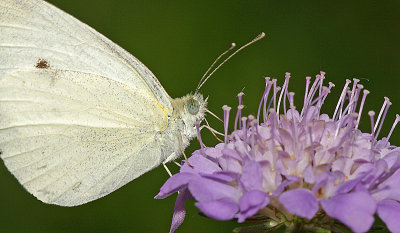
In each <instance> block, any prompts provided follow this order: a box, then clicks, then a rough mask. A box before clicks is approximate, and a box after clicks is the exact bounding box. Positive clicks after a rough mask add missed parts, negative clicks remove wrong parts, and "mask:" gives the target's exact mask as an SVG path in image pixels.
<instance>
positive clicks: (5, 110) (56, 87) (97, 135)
mask: <svg viewBox="0 0 400 233" xmlns="http://www.w3.org/2000/svg"><path fill="white" fill-rule="evenodd" d="M171 112H172V107H171V104H170V97H169V96H168V94H167V93H166V92H165V90H164V89H163V88H162V87H161V85H160V84H159V82H158V80H157V79H156V78H155V77H154V75H153V74H152V73H151V72H150V71H149V70H148V69H147V68H146V67H145V66H144V65H143V64H142V63H140V62H139V61H138V60H137V59H136V58H134V57H133V56H132V55H130V54H129V53H128V52H126V51H125V50H123V49H122V48H120V47H118V46H117V45H115V44H114V43H112V42H111V41H110V40H108V39H107V38H105V37H104V36H102V35H101V34H99V33H98V32H96V31H95V30H93V29H91V28H90V27H89V26H87V25H85V24H83V23H81V22H79V21H78V20H77V19H75V18H73V17H72V16H70V15H68V14H66V13H64V12H63V11H61V10H59V9H57V8H55V7H54V6H52V5H50V4H48V3H46V2H43V1H40V0H30V1H26V0H23V1H22V0H2V1H0V154H1V157H2V158H3V160H4V163H5V164H6V166H7V168H8V169H9V170H10V171H11V172H12V173H13V174H14V176H15V177H16V178H17V179H18V181H19V182H20V183H21V184H22V185H23V186H24V187H25V188H26V189H27V190H28V191H29V192H30V193H32V194H33V195H35V196H36V197H37V198H38V199H40V200H42V201H43V202H46V203H52V204H58V205H65V206H73V205H80V204H83V203H86V202H88V201H91V200H95V199H97V198H100V197H102V196H105V195H107V194H109V193H110V192H112V191H114V190H115V189H117V188H119V187H121V186H122V185H124V184H126V183H127V182H129V181H131V180H132V179H134V178H136V177H138V176H140V175H141V174H143V173H144V172H146V171H148V170H150V169H152V168H154V167H155V166H157V165H159V164H160V163H161V162H162V160H163V159H165V158H161V150H160V146H159V143H158V141H157V140H158V137H157V136H158V133H159V132H162V131H164V130H165V129H166V127H167V126H168V114H170V113H171Z"/></svg>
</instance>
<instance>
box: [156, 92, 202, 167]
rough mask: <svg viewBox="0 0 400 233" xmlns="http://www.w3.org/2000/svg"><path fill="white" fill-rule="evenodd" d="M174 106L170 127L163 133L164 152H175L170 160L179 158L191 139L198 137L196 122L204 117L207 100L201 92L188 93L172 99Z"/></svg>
mask: <svg viewBox="0 0 400 233" xmlns="http://www.w3.org/2000/svg"><path fill="white" fill-rule="evenodd" d="M171 104H172V107H173V112H172V115H171V116H170V119H169V123H168V128H167V129H166V130H165V131H164V132H163V133H162V134H163V138H164V139H165V143H166V144H167V143H168V144H169V145H166V144H165V147H164V153H171V154H172V153H175V156H172V157H171V158H168V159H167V160H168V161H165V162H169V161H171V160H174V159H176V158H178V157H179V156H180V155H181V151H182V150H184V149H185V148H186V147H187V146H188V145H189V143H190V141H191V140H192V139H193V138H194V137H196V135H197V131H196V124H200V122H201V121H202V120H203V119H204V112H205V109H206V106H207V102H206V101H205V100H204V99H203V96H202V95H201V94H199V93H195V94H188V95H186V96H184V97H181V98H176V99H173V100H171Z"/></svg>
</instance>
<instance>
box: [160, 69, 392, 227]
mask: <svg viewBox="0 0 400 233" xmlns="http://www.w3.org/2000/svg"><path fill="white" fill-rule="evenodd" d="M289 80H290V74H289V73H287V74H286V76H285V81H284V84H283V86H282V87H281V88H280V87H278V86H277V85H276V80H275V79H273V80H270V78H266V85H265V91H264V93H263V95H262V98H261V102H260V105H259V106H260V107H259V109H258V114H257V117H254V116H251V115H250V116H248V117H241V115H242V112H241V110H242V109H243V105H242V95H243V94H242V93H241V94H239V95H238V96H239V106H238V108H237V114H236V117H235V124H234V130H233V131H232V133H230V134H229V133H228V122H229V113H230V108H229V107H227V106H224V107H223V110H224V134H225V140H224V142H223V143H220V144H218V145H216V146H215V147H212V148H211V147H207V148H203V147H202V148H201V149H200V150H197V151H195V152H194V153H193V154H192V156H191V157H190V158H189V159H188V161H189V163H190V164H191V165H192V166H193V167H190V166H188V165H187V163H183V165H182V167H181V169H180V172H179V173H178V174H175V175H174V176H172V177H171V178H169V179H168V180H167V181H166V182H165V184H164V185H163V186H162V187H161V189H160V193H159V194H158V195H157V196H156V198H165V197H167V196H169V195H171V194H172V193H174V192H177V191H180V192H179V195H178V198H177V200H176V204H175V210H174V214H173V220H172V226H171V230H170V232H173V231H175V230H176V228H177V227H178V226H179V225H180V224H181V223H182V222H183V219H184V216H185V208H184V203H185V201H186V200H189V199H194V200H195V201H196V204H195V205H196V206H197V207H198V208H199V210H200V211H201V212H202V213H203V214H205V215H206V216H208V217H210V218H213V219H217V220H229V219H233V218H237V219H238V222H244V221H245V220H246V219H247V218H249V217H252V216H254V215H255V214H260V215H264V216H266V217H267V218H269V219H272V220H274V221H275V222H276V223H280V224H284V225H285V226H286V227H287V229H294V228H293V227H296V226H297V225H299V224H300V225H302V226H304V227H309V229H313V228H312V227H318V228H320V229H321V228H323V229H332V227H333V226H332V224H333V223H334V220H338V221H340V222H342V223H343V224H344V225H346V226H347V227H349V228H350V229H351V230H352V231H354V232H367V231H368V230H369V229H370V227H371V226H372V224H373V222H374V214H378V216H379V217H380V218H381V219H382V220H383V222H384V223H385V224H386V225H387V227H388V228H389V229H390V230H391V231H392V232H399V231H400V230H399V229H400V225H399V221H398V220H399V219H400V148H399V147H396V146H393V145H390V143H389V139H390V137H391V135H392V133H393V131H394V129H395V127H396V125H397V124H398V122H399V121H400V116H399V115H396V119H395V121H394V123H393V125H392V128H391V130H390V132H389V134H388V135H387V136H386V137H383V138H382V139H380V140H379V139H378V137H379V134H380V131H381V129H382V125H383V122H384V120H385V118H386V115H387V112H388V110H389V107H390V105H391V102H390V101H389V99H388V98H386V97H385V100H384V103H383V106H382V108H381V110H380V111H379V114H378V116H377V117H376V119H375V113H374V112H373V111H370V112H368V115H369V118H370V119H369V120H370V122H371V131H370V132H361V131H360V130H359V129H358V125H359V123H360V120H361V114H362V112H363V108H364V103H365V100H366V97H367V95H368V93H369V91H367V90H363V86H362V85H360V84H359V83H358V82H359V80H357V79H354V80H353V83H352V84H351V81H350V80H346V83H345V85H344V88H343V90H342V92H341V95H340V97H339V99H338V101H337V105H336V107H335V109H334V111H333V114H332V116H331V117H330V116H328V115H327V114H322V113H321V107H322V106H323V103H324V101H325V99H326V98H327V96H328V94H329V93H330V90H331V88H333V87H334V85H333V84H332V83H329V84H328V86H324V85H323V84H324V80H325V74H324V73H323V72H321V74H320V75H317V76H316V78H315V80H314V81H313V82H311V78H310V77H307V78H306V91H305V95H304V100H303V107H302V109H301V110H300V111H297V110H296V107H295V104H294V98H293V96H294V93H293V92H289V91H288V86H289ZM199 139H200V142H201V137H200V135H199ZM315 229H316V228H315Z"/></svg>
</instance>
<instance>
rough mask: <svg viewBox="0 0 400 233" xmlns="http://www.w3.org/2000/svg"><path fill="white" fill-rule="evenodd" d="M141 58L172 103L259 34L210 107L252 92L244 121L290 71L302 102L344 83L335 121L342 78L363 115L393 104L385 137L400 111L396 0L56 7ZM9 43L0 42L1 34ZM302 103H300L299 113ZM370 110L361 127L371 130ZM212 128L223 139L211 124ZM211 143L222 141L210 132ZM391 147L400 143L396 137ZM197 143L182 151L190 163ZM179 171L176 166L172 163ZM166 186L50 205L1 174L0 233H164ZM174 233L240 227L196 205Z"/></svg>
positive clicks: (213, 89)
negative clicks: (316, 87) (271, 83)
mask: <svg viewBox="0 0 400 233" xmlns="http://www.w3.org/2000/svg"><path fill="white" fill-rule="evenodd" d="M49 2H51V3H53V4H55V5H56V6H58V7H59V8H61V9H63V10H64V11H66V12H68V13H70V14H72V15H74V16H75V17H77V18H78V19H80V20H81V21H83V22H85V23H87V24H89V25H90V26H92V27H93V28H95V29H97V30H98V31H99V32H101V33H103V34H104V35H106V36H107V37H109V38H110V39H111V40H113V41H114V42H116V43H117V44H119V45H121V46H122V47H123V48H125V49H126V50H128V51H129V52H131V53H132V54H134V55H135V56H136V57H137V58H139V59H140V60H141V61H142V62H143V63H144V64H146V65H147V66H148V67H149V68H150V69H151V70H152V71H153V72H154V73H155V74H156V76H157V77H158V79H159V80H160V82H161V83H162V84H163V86H164V88H165V89H166V90H167V92H168V93H169V94H170V95H171V96H172V97H180V96H183V95H185V94H187V93H188V92H191V91H193V90H194V89H195V87H196V85H197V83H198V81H199V79H200V77H201V76H202V75H203V72H204V71H205V70H207V68H208V67H209V65H210V64H211V63H212V61H213V60H214V58H215V57H217V56H218V55H219V54H220V53H221V52H223V51H224V50H225V49H226V48H227V47H228V46H229V45H230V43H231V42H236V43H237V44H238V45H242V44H244V43H246V42H248V41H249V40H251V39H252V38H253V37H255V36H256V35H257V34H259V33H260V32H262V31H263V32H265V33H266V34H267V37H266V38H265V39H264V40H262V41H260V42H258V43H256V44H254V45H252V46H251V47H249V48H247V49H246V50H244V51H243V52H241V53H239V54H238V55H237V56H235V57H234V58H233V59H232V60H231V61H229V62H228V63H227V64H225V65H224V66H223V67H222V69H221V70H219V71H217V72H216V73H215V75H214V76H213V77H212V78H211V79H210V80H209V82H208V83H207V84H206V85H204V87H203V88H202V90H201V92H202V93H203V94H204V95H206V96H210V98H209V109H210V110H211V111H213V112H215V113H216V114H218V115H220V116H221V115H222V110H221V106H222V105H224V104H228V105H230V106H234V107H236V103H237V100H236V94H237V93H238V92H240V91H241V90H242V89H243V88H244V92H245V93H246V96H245V97H244V103H245V104H246V109H245V112H246V114H251V113H253V114H254V113H256V110H257V106H258V102H259V99H260V96H261V95H262V91H263V88H264V77H265V76H271V77H275V78H278V80H279V83H280V84H282V80H283V77H284V74H285V72H291V73H292V77H293V78H292V79H291V84H290V89H291V90H292V91H295V92H296V93H297V95H296V100H297V102H300V101H301V100H302V98H303V97H302V96H303V93H304V83H305V82H304V78H305V76H307V75H309V76H314V75H316V74H317V73H319V71H320V70H323V71H325V72H326V76H327V79H326V80H328V81H332V82H334V83H335V84H336V88H335V91H334V92H333V93H332V94H331V95H330V97H328V99H327V104H326V106H325V110H326V112H327V113H330V114H332V113H333V110H334V109H333V108H334V106H335V104H336V102H337V97H338V95H339V92H340V91H341V88H342V86H343V84H344V82H345V79H346V78H360V79H361V82H362V84H363V85H364V86H365V87H366V88H367V89H369V90H370V91H371V94H370V95H369V96H368V98H367V104H366V106H365V109H366V110H375V111H376V112H378V111H379V109H380V106H381V104H382V102H383V97H384V96H388V97H389V98H390V99H391V101H392V102H393V106H392V108H391V109H390V110H389V115H388V118H387V121H386V123H385V128H384V129H383V131H382V133H381V135H384V136H385V135H387V132H388V130H389V127H390V126H391V125H392V123H393V120H394V118H395V113H400V94H399V93H400V92H399V84H400V81H399V80H400V66H399V63H400V58H399V51H400V43H399V41H400V31H399V23H400V1H398V0H393V1H375V0H368V1H366V0H359V1H253V0H250V1H244V0H242V1H236V0H229V1H210V0H202V1H188V0H180V1H152V0H146V1H135V0H120V1H110V0H88V1H83V0H68V1H66V0H51V1H49ZM0 36H1V35H0ZM300 106H301V105H300V104H299V105H298V107H300ZM366 112H367V111H365V112H364V113H365V114H363V118H362V119H363V120H362V124H361V129H364V130H366V131H368V132H369V119H368V116H367V115H366ZM208 119H210V122H211V124H212V125H213V126H214V127H215V128H216V129H221V125H220V124H218V122H216V121H215V120H213V119H212V117H208ZM203 137H205V140H206V143H207V144H208V145H212V144H214V143H215V140H213V139H212V137H211V136H210V134H209V133H208V132H206V131H204V133H203ZM391 142H392V144H395V145H400V127H399V128H398V129H397V130H396V131H395V133H394V135H393V137H392V139H391ZM198 147H199V144H198V142H197V141H193V143H192V145H191V147H189V148H188V149H186V151H187V153H188V154H190V153H191V152H192V151H193V150H194V149H196V148H198ZM169 167H170V168H171V170H173V171H175V172H176V171H177V169H176V166H175V165H173V164H169ZM167 178H168V175H167V173H166V172H165V171H164V169H163V168H162V167H159V168H157V169H155V170H153V171H151V172H149V173H147V174H145V175H143V176H141V177H140V178H138V179H136V180H134V181H132V182H131V183H129V184H128V185H126V186H124V187H122V188H121V189H119V190H117V191H115V192H114V193H112V194H110V195H108V196H106V197H104V198H102V199H100V200H96V201H93V202H91V203H88V204H85V205H83V206H78V207H73V208H65V207H58V206H53V205H47V204H43V203H41V202H40V201H38V200H36V198H34V197H33V196H32V195H30V194H29V193H27V192H26V191H25V190H24V189H23V188H22V187H21V186H20V185H19V184H18V182H17V181H16V180H15V179H14V178H13V176H12V175H11V174H10V173H8V171H7V169H6V168H5V167H4V165H3V164H2V163H1V165H0V184H1V192H0V205H1V206H0V232H167V231H168V230H169V227H170V221H171V216H172V211H173V205H174V202H175V197H176V195H173V196H171V197H169V198H167V199H164V200H154V199H153V197H154V196H155V195H156V194H157V193H158V191H159V188H160V187H161V185H162V184H163V183H164V182H165V180H166V179H167ZM187 206H188V213H187V216H186V219H185V222H184V223H183V225H182V226H181V227H180V228H179V229H178V231H177V232H230V230H231V229H232V228H233V227H235V226H237V223H235V222H234V221H231V222H217V221H214V220H210V219H207V218H204V217H202V216H200V215H198V212H197V210H196V209H195V208H193V204H192V203H188V204H187Z"/></svg>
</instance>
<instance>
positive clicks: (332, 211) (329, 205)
mask: <svg viewBox="0 0 400 233" xmlns="http://www.w3.org/2000/svg"><path fill="white" fill-rule="evenodd" d="M320 203H321V205H322V208H323V209H324V210H325V212H326V213H327V214H328V215H329V216H331V217H333V218H336V219H338V220H340V221H341V222H342V223H344V224H346V225H347V226H348V227H350V228H351V230H352V231H354V232H366V231H368V230H369V228H370V227H371V226H372V224H373V223H374V213H375V210H376V201H375V199H373V198H372V197H371V196H370V195H369V194H368V193H367V192H354V193H349V194H341V195H337V196H334V197H332V198H330V199H328V200H322V201H320Z"/></svg>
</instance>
